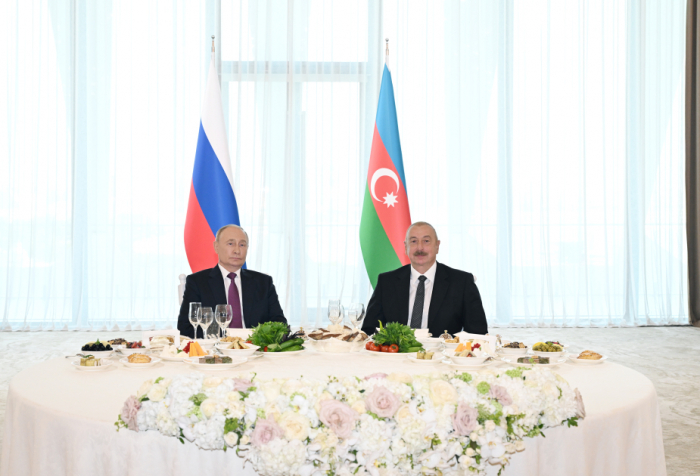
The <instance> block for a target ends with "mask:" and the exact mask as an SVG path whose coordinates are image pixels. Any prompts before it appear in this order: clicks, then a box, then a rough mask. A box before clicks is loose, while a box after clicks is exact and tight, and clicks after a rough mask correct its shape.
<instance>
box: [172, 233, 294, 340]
mask: <svg viewBox="0 0 700 476" xmlns="http://www.w3.org/2000/svg"><path fill="white" fill-rule="evenodd" d="M214 251H216V254H217V255H218V256H219V263H218V264H217V265H216V266H214V267H213V268H210V269H205V270H202V271H199V272H197V273H193V274H190V275H189V276H187V281H186V282H185V293H184V296H183V299H182V306H180V317H179V318H178V321H177V328H178V329H179V330H180V334H182V335H187V336H190V337H191V336H192V335H193V334H194V332H193V331H194V329H193V328H192V325H191V324H190V321H189V319H188V314H189V311H190V303H191V302H201V303H202V307H211V308H212V311H215V310H216V306H217V304H230V305H231V307H232V308H233V320H232V321H231V324H230V326H229V327H238V328H240V327H245V328H251V327H255V326H257V325H258V324H260V323H261V322H268V321H280V322H285V323H286V322H287V319H285V317H284V312H282V307H281V306H280V303H279V299H278V298H277V291H275V285H274V284H273V283H272V277H270V276H268V275H267V274H263V273H259V272H257V271H252V270H249V269H241V267H242V266H243V264H244V263H245V260H246V256H247V254H248V234H247V233H246V232H245V230H243V228H241V227H240V226H237V225H226V226H223V227H221V229H219V231H217V232H216V240H214ZM218 328H219V326H218V325H217V324H216V321H214V322H213V323H212V325H210V326H209V329H207V333H209V334H212V333H215V332H216V331H217V330H218ZM197 337H202V329H201V327H200V328H199V329H198V330H197Z"/></svg>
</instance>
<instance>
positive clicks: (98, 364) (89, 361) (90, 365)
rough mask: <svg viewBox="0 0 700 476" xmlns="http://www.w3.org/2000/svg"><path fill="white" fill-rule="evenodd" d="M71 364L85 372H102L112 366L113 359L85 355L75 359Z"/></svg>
mask: <svg viewBox="0 0 700 476" xmlns="http://www.w3.org/2000/svg"><path fill="white" fill-rule="evenodd" d="M71 364H72V365H73V366H74V367H75V368H76V369H77V370H81V371H84V372H101V371H103V370H107V369H108V368H110V367H111V365H112V361H111V360H107V359H99V358H97V357H95V356H94V355H90V354H88V355H83V356H81V357H80V359H78V360H74V361H73V362H71Z"/></svg>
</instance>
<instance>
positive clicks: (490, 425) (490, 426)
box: [484, 420, 496, 432]
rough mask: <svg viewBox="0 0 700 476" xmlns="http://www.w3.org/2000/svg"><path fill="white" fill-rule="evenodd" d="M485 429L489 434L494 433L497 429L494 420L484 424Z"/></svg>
mask: <svg viewBox="0 0 700 476" xmlns="http://www.w3.org/2000/svg"><path fill="white" fill-rule="evenodd" d="M484 429H485V430H486V431H487V432H490V431H493V430H495V429H496V424H495V423H494V422H493V420H486V423H484Z"/></svg>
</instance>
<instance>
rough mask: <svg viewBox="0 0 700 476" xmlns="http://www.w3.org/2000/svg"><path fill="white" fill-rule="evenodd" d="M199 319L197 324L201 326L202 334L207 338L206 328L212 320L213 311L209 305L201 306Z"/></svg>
mask: <svg viewBox="0 0 700 476" xmlns="http://www.w3.org/2000/svg"><path fill="white" fill-rule="evenodd" d="M201 315H202V317H201V319H200V320H199V326H200V327H201V328H202V331H203V332H202V335H203V336H204V338H205V339H207V329H208V328H209V326H210V325H211V323H212V322H214V312H213V311H212V310H211V308H210V307H203V308H202V312H201Z"/></svg>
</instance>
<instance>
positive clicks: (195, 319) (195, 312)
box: [187, 302, 202, 340]
mask: <svg viewBox="0 0 700 476" xmlns="http://www.w3.org/2000/svg"><path fill="white" fill-rule="evenodd" d="M201 309H202V303H201V302H191V303H190V313H189V314H188V315H187V318H188V319H189V320H190V324H192V328H193V329H194V334H193V336H192V338H193V339H194V340H197V325H198V324H199V316H200V310H201Z"/></svg>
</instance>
